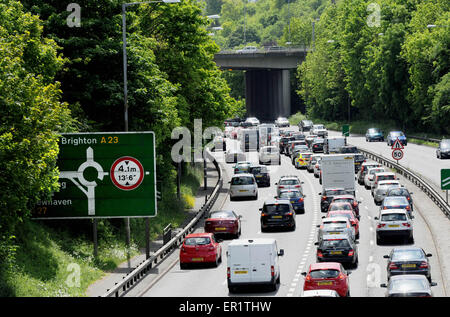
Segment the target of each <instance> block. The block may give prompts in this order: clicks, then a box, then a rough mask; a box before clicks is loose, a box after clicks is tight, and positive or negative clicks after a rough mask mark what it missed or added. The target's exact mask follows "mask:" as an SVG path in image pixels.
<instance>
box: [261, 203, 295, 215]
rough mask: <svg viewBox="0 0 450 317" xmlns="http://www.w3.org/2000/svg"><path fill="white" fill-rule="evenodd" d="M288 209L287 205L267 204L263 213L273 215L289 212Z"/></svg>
mask: <svg viewBox="0 0 450 317" xmlns="http://www.w3.org/2000/svg"><path fill="white" fill-rule="evenodd" d="M289 211H290V208H289V205H288V204H270V205H269V204H268V205H265V206H264V209H263V212H264V213H268V214H270V213H275V212H289Z"/></svg>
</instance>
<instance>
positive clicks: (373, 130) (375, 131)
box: [369, 129, 381, 134]
mask: <svg viewBox="0 0 450 317" xmlns="http://www.w3.org/2000/svg"><path fill="white" fill-rule="evenodd" d="M369 133H370V134H375V133H381V130H380V129H369Z"/></svg>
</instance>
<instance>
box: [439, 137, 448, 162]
mask: <svg viewBox="0 0 450 317" xmlns="http://www.w3.org/2000/svg"><path fill="white" fill-rule="evenodd" d="M436 157H437V158H438V159H443V158H449V157H450V139H443V140H441V142H439V146H438V148H437V149H436Z"/></svg>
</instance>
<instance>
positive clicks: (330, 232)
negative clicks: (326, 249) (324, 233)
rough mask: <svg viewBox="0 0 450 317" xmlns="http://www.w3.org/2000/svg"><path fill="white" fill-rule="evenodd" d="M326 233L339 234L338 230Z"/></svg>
mask: <svg viewBox="0 0 450 317" xmlns="http://www.w3.org/2000/svg"><path fill="white" fill-rule="evenodd" d="M328 234H340V232H328Z"/></svg>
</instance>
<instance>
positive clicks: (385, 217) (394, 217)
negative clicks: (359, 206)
mask: <svg viewBox="0 0 450 317" xmlns="http://www.w3.org/2000/svg"><path fill="white" fill-rule="evenodd" d="M405 220H406V215H405V214H385V215H381V221H405Z"/></svg>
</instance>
